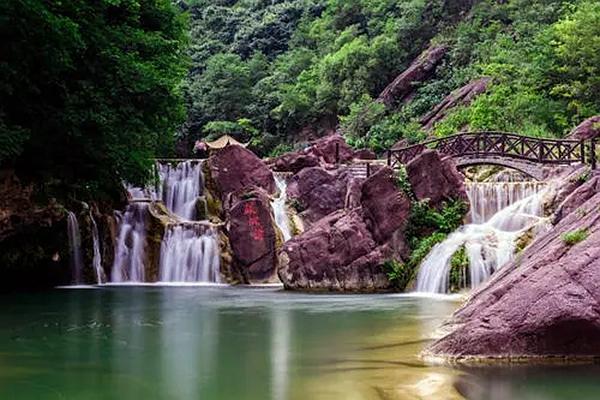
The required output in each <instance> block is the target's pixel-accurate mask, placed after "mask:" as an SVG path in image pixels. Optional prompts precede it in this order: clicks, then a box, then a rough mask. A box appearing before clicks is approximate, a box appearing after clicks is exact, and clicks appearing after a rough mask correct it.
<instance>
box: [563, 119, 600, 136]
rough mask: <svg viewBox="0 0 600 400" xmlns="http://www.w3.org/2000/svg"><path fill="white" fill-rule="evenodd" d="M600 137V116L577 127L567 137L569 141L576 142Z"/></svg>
mask: <svg viewBox="0 0 600 400" xmlns="http://www.w3.org/2000/svg"><path fill="white" fill-rule="evenodd" d="M599 135H600V115H596V116H594V117H590V118H588V119H586V120H585V121H583V122H582V123H581V124H579V125H577V127H576V128H575V129H573V130H572V131H571V132H570V133H569V135H568V136H567V137H568V138H569V139H575V140H582V139H583V140H587V139H591V138H595V137H598V136H599Z"/></svg>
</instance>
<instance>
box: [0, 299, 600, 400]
mask: <svg viewBox="0 0 600 400" xmlns="http://www.w3.org/2000/svg"><path fill="white" fill-rule="evenodd" d="M458 305H459V303H458V302H457V300H456V299H454V300H451V299H440V298H438V299H431V298H417V297H406V296H400V295H361V296H354V295H344V296H341V295H338V296H334V295H305V294H297V293H286V292H283V291H281V290H279V289H275V288H263V289H250V288H231V287H179V288H174V287H102V288H96V289H71V290H64V289H63V290H60V289H56V290H53V291H49V292H44V293H33V294H25V293H23V294H5V295H0V310H1V313H0V399H77V400H92V399H94V400H96V399H97V400H100V399H103V400H104V399H148V400H150V399H203V400H204V399H206V400H210V399H219V400H221V399H223V400H228V399H236V400H238V399H239V400H242V399H257V400H266V399H274V400H285V399H310V400H312V399H315V400H319V399H349V400H351V399H383V400H387V399H463V398H466V399H481V400H495V399H502V400H504V399H511V400H512V399H531V400H546V399H600V369H599V368H598V367H596V366H572V367H548V368H541V367H530V368H523V367H512V368H507V367H505V368H495V369H491V368H475V369H460V370H459V369H452V368H447V367H435V366H428V365H426V364H424V363H423V362H422V361H421V360H420V359H419V357H418V354H419V352H420V351H421V349H422V348H423V346H425V345H426V344H427V343H428V342H429V341H430V340H431V339H432V338H434V337H435V336H436V334H437V328H438V327H439V325H440V324H441V322H442V321H443V320H444V319H445V318H447V317H448V316H449V315H450V314H451V313H452V311H453V310H454V309H455V308H456V307H457V306H458Z"/></svg>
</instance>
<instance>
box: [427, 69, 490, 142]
mask: <svg viewBox="0 0 600 400" xmlns="http://www.w3.org/2000/svg"><path fill="white" fill-rule="evenodd" d="M491 81H492V79H491V78H488V77H484V78H480V79H477V80H475V81H473V82H470V83H468V84H466V85H465V86H463V87H461V88H459V89H457V90H455V91H453V92H452V93H450V94H449V95H448V96H446V98H444V100H442V101H441V102H440V103H439V104H438V105H437V106H435V107H434V108H433V110H431V111H430V112H429V113H428V114H426V115H425V116H424V117H423V118H422V119H421V124H422V125H423V129H425V130H427V131H430V130H432V129H433V126H434V125H435V124H436V123H437V122H439V121H441V120H443V119H444V118H446V116H447V115H448V113H449V112H450V111H451V110H452V109H454V108H455V107H457V106H466V105H469V104H471V102H472V101H473V100H474V99H475V97H477V96H479V95H480V94H482V93H484V92H485V91H486V90H487V88H488V86H489V84H490V83H491Z"/></svg>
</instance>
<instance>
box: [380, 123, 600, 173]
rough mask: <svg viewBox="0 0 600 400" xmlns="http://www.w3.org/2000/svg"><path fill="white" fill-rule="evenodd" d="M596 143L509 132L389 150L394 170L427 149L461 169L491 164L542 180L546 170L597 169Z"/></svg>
mask: <svg viewBox="0 0 600 400" xmlns="http://www.w3.org/2000/svg"><path fill="white" fill-rule="evenodd" d="M595 147H596V146H595V142H594V139H591V140H589V141H587V142H586V141H583V140H581V141H580V140H567V139H542V138H534V137H529V136H522V135H516V134H514V133H506V132H465V133H459V134H456V135H452V136H447V137H443V138H439V139H433V140H428V141H426V142H422V143H418V144H415V145H412V146H407V147H404V148H399V149H393V150H388V153H387V164H388V165H389V166H390V167H392V168H398V167H400V165H403V164H406V163H408V162H409V161H410V160H412V159H413V158H414V157H416V156H417V155H419V154H420V153H421V152H422V151H424V150H425V149H433V150H437V151H438V152H440V153H441V154H442V155H446V156H449V157H452V158H453V159H455V161H456V164H457V166H458V167H467V166H471V165H483V164H492V165H500V166H503V167H508V168H513V169H516V170H519V171H521V172H523V173H525V174H527V175H530V176H532V177H533V178H535V179H538V180H541V179H543V168H542V167H543V166H546V165H571V164H575V163H589V164H591V166H592V169H595V168H596V152H595Z"/></svg>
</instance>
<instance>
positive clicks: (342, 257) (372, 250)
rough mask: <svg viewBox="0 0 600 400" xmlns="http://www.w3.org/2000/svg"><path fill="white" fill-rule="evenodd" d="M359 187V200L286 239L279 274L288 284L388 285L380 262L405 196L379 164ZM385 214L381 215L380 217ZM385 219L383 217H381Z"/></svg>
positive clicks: (406, 206) (368, 288)
mask: <svg viewBox="0 0 600 400" xmlns="http://www.w3.org/2000/svg"><path fill="white" fill-rule="evenodd" d="M364 185H366V186H363V189H362V190H361V198H360V201H361V206H362V207H357V208H354V209H345V210H339V211H337V212H334V213H333V214H330V215H328V216H327V217H325V218H322V219H321V220H319V221H318V222H316V223H315V224H314V225H313V226H312V227H311V228H310V229H309V230H307V231H306V232H304V233H303V234H302V235H300V236H297V237H295V238H293V239H292V240H290V241H289V242H287V243H286V244H285V245H284V247H283V249H282V252H281V255H280V264H279V277H280V279H281V281H282V282H283V283H284V285H285V287H286V288H288V289H294V290H322V291H350V292H372V291H385V290H390V289H391V284H390V282H389V280H388V278H387V276H386V274H385V272H384V270H383V268H382V264H383V262H385V261H386V260H387V259H389V258H390V257H391V256H392V255H393V254H394V253H395V251H394V250H395V248H398V247H400V248H402V247H403V246H402V244H398V243H395V244H396V246H397V247H395V248H394V247H393V246H391V244H390V242H391V241H392V239H393V238H394V236H395V234H396V233H397V232H398V231H400V230H401V229H402V228H403V227H404V225H405V223H406V217H407V215H408V212H409V210H410V201H409V200H408V199H407V198H406V197H405V196H404V194H403V193H402V192H401V191H400V190H399V189H398V187H397V186H396V185H395V178H394V172H393V171H392V170H391V169H389V168H383V169H382V170H380V171H379V172H377V173H376V174H375V175H373V176H372V177H371V178H369V179H368V180H367V181H366V182H365V184H364ZM384 217H385V218H384ZM384 219H385V221H384Z"/></svg>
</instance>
